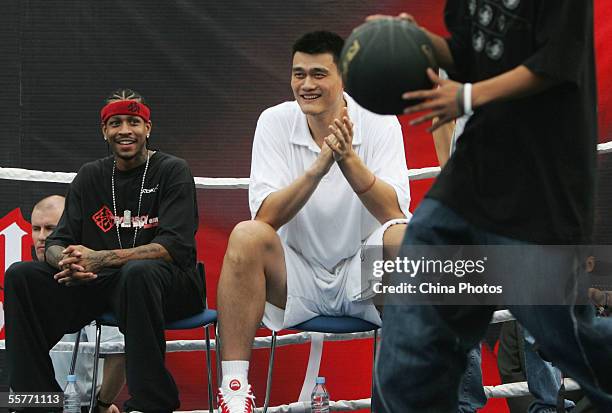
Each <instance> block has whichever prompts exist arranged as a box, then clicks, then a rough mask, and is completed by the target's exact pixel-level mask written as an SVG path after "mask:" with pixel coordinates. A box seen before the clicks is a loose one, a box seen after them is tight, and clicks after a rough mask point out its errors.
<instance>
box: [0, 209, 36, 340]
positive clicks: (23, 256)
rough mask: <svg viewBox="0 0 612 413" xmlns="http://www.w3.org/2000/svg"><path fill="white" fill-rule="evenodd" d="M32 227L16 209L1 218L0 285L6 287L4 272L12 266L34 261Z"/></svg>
mask: <svg viewBox="0 0 612 413" xmlns="http://www.w3.org/2000/svg"><path fill="white" fill-rule="evenodd" d="M31 233H32V226H31V225H30V223H29V222H28V221H26V220H25V219H23V215H21V210H20V209H19V208H15V209H14V210H12V211H11V212H9V213H8V214H6V215H5V216H4V217H2V218H0V284H2V285H4V272H5V271H6V269H7V268H8V267H10V266H11V264H13V263H15V262H19V261H31V260H32V237H31V236H30V234H31ZM3 301H4V294H3V291H1V290H0V329H2V330H1V331H0V339H3V338H4V329H3V326H4V312H3V311H2V302H3Z"/></svg>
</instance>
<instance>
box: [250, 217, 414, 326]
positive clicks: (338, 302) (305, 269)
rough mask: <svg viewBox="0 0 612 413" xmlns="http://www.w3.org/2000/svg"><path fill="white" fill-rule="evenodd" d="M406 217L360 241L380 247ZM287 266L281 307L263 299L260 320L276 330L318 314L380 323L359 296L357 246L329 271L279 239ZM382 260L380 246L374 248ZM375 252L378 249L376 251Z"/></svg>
mask: <svg viewBox="0 0 612 413" xmlns="http://www.w3.org/2000/svg"><path fill="white" fill-rule="evenodd" d="M407 223H408V220H407V219H404V218H402V219H394V220H391V221H388V222H385V223H384V224H383V225H381V226H380V227H378V228H377V229H376V231H374V232H373V233H372V234H371V235H370V236H369V237H368V238H367V239H366V240H365V241H364V242H363V244H362V248H363V247H365V246H382V245H383V235H384V233H385V231H386V230H387V228H389V227H390V226H391V225H395V224H407ZM281 243H282V245H283V250H284V252H285V267H286V269H287V303H286V304H285V309H284V310H283V309H281V308H278V307H276V306H275V305H273V304H270V303H268V302H266V305H265V310H264V316H263V320H262V321H263V323H264V324H265V326H266V327H268V328H269V329H271V330H274V331H279V330H282V329H284V328H288V327H292V326H294V325H296V324H299V323H302V322H304V321H307V320H310V319H311V318H314V317H316V316H319V315H329V316H352V317H356V318H361V319H363V320H366V321H369V322H371V323H374V324H377V325H381V324H382V321H381V319H380V314H379V313H378V310H377V309H376V307H375V306H374V304H373V303H372V300H371V299H366V300H360V296H361V290H362V289H361V284H362V283H361V261H362V253H361V249H360V250H359V252H357V253H356V254H355V255H353V256H351V257H349V258H346V259H345V260H344V261H342V262H341V263H340V264H338V265H337V266H336V267H335V269H334V272H329V271H328V270H327V269H326V268H324V267H323V266H321V265H320V264H318V263H316V262H315V263H313V262H310V261H308V260H306V258H304V257H303V256H302V255H301V254H300V253H298V252H297V251H295V250H294V249H293V248H291V247H289V246H288V245H287V244H285V242H283V241H282V240H281ZM378 251H379V254H380V258H379V259H382V258H383V257H382V248H379V249H378ZM377 253H378V252H377Z"/></svg>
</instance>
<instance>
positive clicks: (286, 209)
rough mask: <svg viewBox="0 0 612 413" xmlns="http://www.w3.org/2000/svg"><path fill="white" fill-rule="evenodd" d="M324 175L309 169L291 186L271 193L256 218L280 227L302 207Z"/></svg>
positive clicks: (277, 227)
mask: <svg viewBox="0 0 612 413" xmlns="http://www.w3.org/2000/svg"><path fill="white" fill-rule="evenodd" d="M323 176H324V175H321V174H320V173H317V172H313V171H312V170H309V171H307V172H306V173H305V174H304V175H302V176H300V177H299V178H298V179H296V180H295V181H293V182H292V183H291V184H290V185H289V186H287V187H285V188H283V189H281V190H279V191H276V192H273V193H271V194H270V195H268V197H267V198H266V199H265V200H264V202H263V203H262V204H261V206H260V208H259V211H257V216H256V217H255V219H256V220H258V221H263V222H265V223H267V224H269V225H270V226H272V228H274V229H279V228H280V227H282V226H283V225H285V224H286V223H287V222H289V221H290V220H291V218H293V217H294V216H295V214H297V213H298V212H299V210H300V209H302V207H303V206H304V205H305V204H306V202H307V201H308V199H310V196H311V195H312V194H313V192H314V191H315V189H317V186H318V185H319V182H321V179H322V178H323Z"/></svg>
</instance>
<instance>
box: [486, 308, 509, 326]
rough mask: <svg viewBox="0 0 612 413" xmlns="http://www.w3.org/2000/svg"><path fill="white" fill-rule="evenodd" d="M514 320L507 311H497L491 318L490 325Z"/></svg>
mask: <svg viewBox="0 0 612 413" xmlns="http://www.w3.org/2000/svg"><path fill="white" fill-rule="evenodd" d="M513 320H515V318H514V316H513V315H512V314H511V313H510V311H508V310H498V311H496V312H494V313H493V317H491V324H497V323H505V322H506V321H513Z"/></svg>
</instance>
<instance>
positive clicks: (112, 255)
mask: <svg viewBox="0 0 612 413" xmlns="http://www.w3.org/2000/svg"><path fill="white" fill-rule="evenodd" d="M146 259H151V260H156V259H162V260H165V261H168V262H172V257H171V256H170V254H169V253H168V250H166V248H164V247H163V246H162V245H161V244H157V243H151V244H146V245H141V246H139V247H135V248H128V249H125V250H112V251H105V253H104V254H103V256H102V257H101V262H103V263H104V266H105V267H121V266H122V265H124V264H125V263H127V262H129V261H133V260H146Z"/></svg>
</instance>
